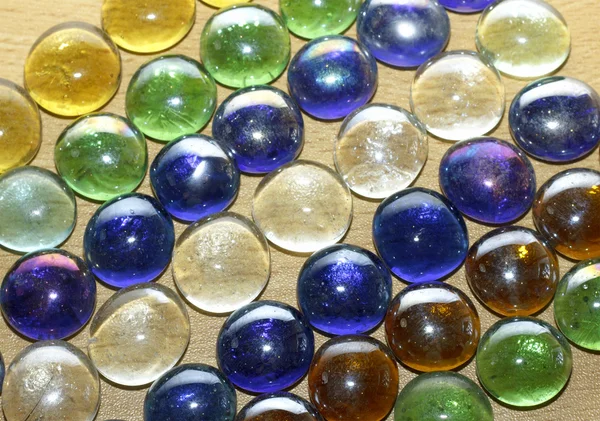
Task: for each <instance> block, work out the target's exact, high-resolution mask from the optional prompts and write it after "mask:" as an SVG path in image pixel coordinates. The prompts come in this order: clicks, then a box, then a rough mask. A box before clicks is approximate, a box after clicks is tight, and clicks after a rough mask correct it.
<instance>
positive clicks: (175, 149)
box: [150, 134, 240, 222]
mask: <svg viewBox="0 0 600 421" xmlns="http://www.w3.org/2000/svg"><path fill="white" fill-rule="evenodd" d="M150 183H151V184H152V189H153V190H154V194H155V195H156V197H157V198H158V200H159V201H160V202H161V203H162V205H163V206H164V207H165V209H167V211H168V212H169V213H170V214H171V215H172V216H174V217H175V218H177V219H181V220H182V221H185V222H194V221H197V220H198V219H201V218H204V217H205V216H209V215H212V214H213V213H217V212H220V211H222V210H224V209H226V208H227V207H228V206H229V205H231V203H232V202H233V201H234V200H235V198H236V196H237V193H238V190H239V188H240V173H239V170H238V168H237V166H236V165H235V162H234V161H233V159H232V157H231V156H230V154H229V151H227V150H226V149H224V148H223V147H222V146H221V145H220V144H219V142H217V141H216V140H215V139H213V138H211V137H209V136H204V135H201V134H193V135H187V136H183V137H180V138H179V139H177V140H174V141H173V142H171V143H169V144H168V145H167V146H165V147H164V148H163V149H162V150H161V151H160V152H159V153H158V155H156V158H154V161H153V162H152V165H151V166H150Z"/></svg>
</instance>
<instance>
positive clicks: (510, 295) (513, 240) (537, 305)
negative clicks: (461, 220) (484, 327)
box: [465, 226, 560, 316]
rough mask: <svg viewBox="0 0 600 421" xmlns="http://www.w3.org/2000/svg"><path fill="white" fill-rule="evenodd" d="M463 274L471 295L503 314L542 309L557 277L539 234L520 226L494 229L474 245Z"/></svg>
mask: <svg viewBox="0 0 600 421" xmlns="http://www.w3.org/2000/svg"><path fill="white" fill-rule="evenodd" d="M465 275H466V278H467V281H468V283H469V286H470V287H471V291H473V294H474V295H475V296H476V297H477V298H479V300H480V301H481V302H482V303H483V304H484V305H485V306H486V307H487V308H488V309H490V310H491V311H493V312H496V313H498V314H501V315H503V316H529V315H531V314H535V313H537V312H539V311H541V310H542V309H544V308H545V307H546V305H548V303H549V302H550V301H552V297H554V291H555V290H556V285H557V283H558V279H559V276H560V274H559V267H558V260H557V258H556V254H555V253H554V251H553V250H552V249H551V248H550V247H549V246H548V245H547V244H546V241H545V240H544V239H543V238H542V236H541V235H539V234H538V233H537V232H536V231H533V230H531V229H529V228H524V227H519V226H511V227H504V228H497V229H495V230H492V231H490V232H488V233H487V234H485V235H484V236H483V237H481V238H480V239H479V240H478V241H477V242H476V243H475V244H473V246H472V247H471V249H470V250H469V254H468V255H467V260H466V262H465Z"/></svg>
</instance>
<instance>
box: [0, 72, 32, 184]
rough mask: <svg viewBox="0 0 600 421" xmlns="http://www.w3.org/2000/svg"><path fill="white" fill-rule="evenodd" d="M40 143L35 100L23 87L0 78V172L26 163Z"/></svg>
mask: <svg viewBox="0 0 600 421" xmlns="http://www.w3.org/2000/svg"><path fill="white" fill-rule="evenodd" d="M41 143H42V121H41V120H40V112H39V110H38V107H37V105H36V103H35V102H34V101H33V99H32V98H31V96H29V94H28V93H27V91H25V90H24V89H23V88H21V87H20V86H18V85H16V84H14V83H12V82H11V81H10V80H6V79H1V78H0V147H1V148H2V154H0V174H2V173H3V172H6V171H8V170H11V169H13V168H16V167H20V166H23V165H25V164H27V163H29V162H30V161H31V160H32V159H33V157H34V156H35V155H36V154H37V152H38V150H39V149H40V145H41Z"/></svg>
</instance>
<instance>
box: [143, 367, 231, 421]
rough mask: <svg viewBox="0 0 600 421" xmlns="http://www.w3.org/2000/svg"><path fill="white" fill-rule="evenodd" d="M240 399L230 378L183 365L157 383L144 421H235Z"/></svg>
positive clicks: (148, 398) (147, 402)
mask: <svg viewBox="0 0 600 421" xmlns="http://www.w3.org/2000/svg"><path fill="white" fill-rule="evenodd" d="M236 402H237V398H236V395H235V389H234V388H233V385H232V384H231V382H230V381H229V380H227V378H226V377H225V376H224V375H223V373H221V372H220V371H219V370H217V369H216V368H214V367H211V366H209V365H205V364H183V365H180V366H178V367H175V368H173V369H171V370H169V371H168V372H167V373H165V374H163V375H162V376H161V377H160V378H159V379H158V380H156V381H155V382H154V384H153V385H152V387H150V389H149V390H148V393H147V394H146V400H145V401H144V421H198V420H210V421H233V420H234V418H235V411H236Z"/></svg>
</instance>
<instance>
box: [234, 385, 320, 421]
mask: <svg viewBox="0 0 600 421" xmlns="http://www.w3.org/2000/svg"><path fill="white" fill-rule="evenodd" d="M236 421H323V418H322V417H321V415H320V414H319V413H318V412H317V410H316V408H315V407H314V406H313V405H312V404H311V403H310V402H307V401H306V400H304V399H302V398H301V397H299V396H296V395H293V394H291V393H287V392H275V393H265V394H263V395H260V396H258V397H256V398H254V399H252V400H251V401H250V402H248V403H247V404H246V406H244V407H243V408H242V409H241V411H240V412H239V413H238V415H237V418H236Z"/></svg>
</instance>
